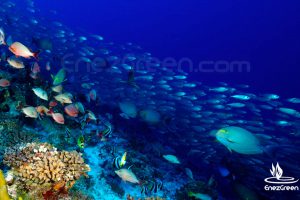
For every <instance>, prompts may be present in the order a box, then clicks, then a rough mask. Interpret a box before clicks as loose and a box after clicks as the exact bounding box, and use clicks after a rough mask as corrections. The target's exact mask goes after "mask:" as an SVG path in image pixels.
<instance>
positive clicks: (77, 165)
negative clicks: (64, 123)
mask: <svg viewBox="0 0 300 200" xmlns="http://www.w3.org/2000/svg"><path fill="white" fill-rule="evenodd" d="M3 162H4V164H6V165H8V166H9V167H11V168H12V171H13V173H14V175H15V176H16V177H15V180H14V185H17V190H19V191H26V192H27V193H29V196H33V197H35V199H38V198H41V199H42V198H46V197H45V196H58V195H60V194H67V191H68V190H69V189H70V188H71V187H72V186H73V185H74V183H75V181H76V180H78V179H79V178H80V177H81V176H82V175H84V176H86V177H87V174H86V172H88V171H89V170H90V168H89V166H88V165H87V164H85V162H84V160H83V158H82V157H81V154H80V153H78V152H76V151H73V152H67V151H57V149H56V148H55V147H53V146H52V145H50V144H48V143H28V144H26V145H24V146H17V147H15V148H10V149H8V150H7V152H6V153H5V155H4V158H3Z"/></svg>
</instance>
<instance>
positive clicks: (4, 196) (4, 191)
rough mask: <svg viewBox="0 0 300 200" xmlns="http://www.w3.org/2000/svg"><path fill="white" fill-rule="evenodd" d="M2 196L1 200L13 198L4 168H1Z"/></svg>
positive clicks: (0, 186)
mask: <svg viewBox="0 0 300 200" xmlns="http://www.w3.org/2000/svg"><path fill="white" fill-rule="evenodd" d="M0 197H1V200H10V199H11V198H10V197H9V195H8V191H7V186H6V180H5V177H4V174H3V171H2V170H0Z"/></svg>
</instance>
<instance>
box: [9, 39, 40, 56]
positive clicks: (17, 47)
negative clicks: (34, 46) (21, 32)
mask: <svg viewBox="0 0 300 200" xmlns="http://www.w3.org/2000/svg"><path fill="white" fill-rule="evenodd" d="M9 50H10V51H11V52H12V53H13V54H15V56H17V57H19V56H20V57H23V58H30V57H34V58H35V59H38V54H39V52H35V53H34V52H31V51H30V50H29V49H28V48H27V47H26V46H25V45H23V44H22V43H20V42H14V43H13V44H12V45H10V47H9Z"/></svg>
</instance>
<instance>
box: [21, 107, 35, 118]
mask: <svg viewBox="0 0 300 200" xmlns="http://www.w3.org/2000/svg"><path fill="white" fill-rule="evenodd" d="M22 112H23V113H24V114H25V116H26V117H30V118H38V117H39V114H38V112H37V111H36V109H35V107H32V106H29V107H25V108H22Z"/></svg>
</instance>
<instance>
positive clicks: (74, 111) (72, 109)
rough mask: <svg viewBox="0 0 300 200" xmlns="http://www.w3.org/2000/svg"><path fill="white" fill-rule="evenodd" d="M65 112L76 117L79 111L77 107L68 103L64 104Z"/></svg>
mask: <svg viewBox="0 0 300 200" xmlns="http://www.w3.org/2000/svg"><path fill="white" fill-rule="evenodd" d="M65 112H66V113H67V115H69V116H70V117H77V116H78V113H79V111H78V109H77V107H76V106H75V105H74V104H70V105H68V106H66V107H65Z"/></svg>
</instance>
